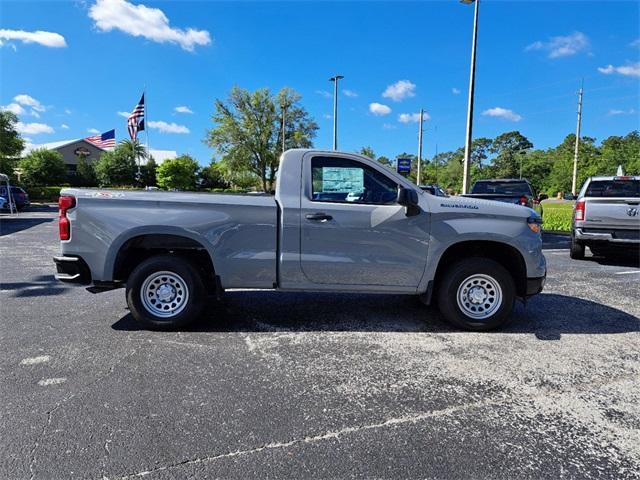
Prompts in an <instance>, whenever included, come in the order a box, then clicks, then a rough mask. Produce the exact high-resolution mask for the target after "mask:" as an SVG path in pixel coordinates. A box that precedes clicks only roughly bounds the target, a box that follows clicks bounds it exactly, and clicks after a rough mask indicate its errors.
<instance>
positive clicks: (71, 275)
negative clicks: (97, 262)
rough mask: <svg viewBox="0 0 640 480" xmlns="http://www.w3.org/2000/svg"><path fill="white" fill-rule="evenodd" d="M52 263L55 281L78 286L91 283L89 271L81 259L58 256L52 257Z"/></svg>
mask: <svg viewBox="0 0 640 480" xmlns="http://www.w3.org/2000/svg"><path fill="white" fill-rule="evenodd" d="M53 261H54V262H55V264H56V270H57V273H56V280H60V281H61V282H65V283H77V284H79V285H89V284H90V283H91V270H89V266H88V265H87V264H86V262H85V261H84V260H83V259H82V258H81V257H71V256H60V257H53Z"/></svg>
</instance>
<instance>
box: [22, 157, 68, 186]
mask: <svg viewBox="0 0 640 480" xmlns="http://www.w3.org/2000/svg"><path fill="white" fill-rule="evenodd" d="M19 166H20V169H21V170H22V177H23V178H24V182H25V183H26V184H27V185H34V186H46V185H59V184H60V183H62V182H64V180H65V176H66V167H65V165H64V160H63V158H62V155H60V153H59V152H56V151H54V150H47V149H44V148H40V149H37V150H33V151H32V152H31V153H29V155H27V156H26V157H24V158H23V159H22V160H20V163H19Z"/></svg>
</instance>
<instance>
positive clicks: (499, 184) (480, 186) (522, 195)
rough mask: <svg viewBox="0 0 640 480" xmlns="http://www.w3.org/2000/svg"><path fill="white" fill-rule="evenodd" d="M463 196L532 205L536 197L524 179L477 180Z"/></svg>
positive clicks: (526, 205)
mask: <svg viewBox="0 0 640 480" xmlns="http://www.w3.org/2000/svg"><path fill="white" fill-rule="evenodd" d="M463 196H465V197H472V198H482V199H485V200H496V201H498V202H504V203H514V204H516V205H523V206H525V207H533V204H534V203H537V202H535V200H536V198H535V195H534V193H533V188H532V187H531V184H530V183H529V181H528V180H526V179H517V178H516V179H512V178H506V179H499V180H478V181H477V182H476V183H475V184H474V185H473V187H472V188H471V193H468V194H466V195H463Z"/></svg>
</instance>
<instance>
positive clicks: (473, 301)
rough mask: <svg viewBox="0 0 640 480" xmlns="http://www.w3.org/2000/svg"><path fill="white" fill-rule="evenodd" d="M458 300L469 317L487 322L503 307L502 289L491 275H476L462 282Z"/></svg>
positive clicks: (461, 308) (459, 305) (463, 311)
mask: <svg viewBox="0 0 640 480" xmlns="http://www.w3.org/2000/svg"><path fill="white" fill-rule="evenodd" d="M456 299H457V301H458V308H459V309H460V310H462V313H464V314H465V315H466V316H467V317H470V318H473V319H475V320H486V319H487V318H489V317H491V315H493V314H494V313H495V312H496V311H497V310H498V309H499V308H500V306H501V305H502V288H500V284H499V283H498V281H497V280H496V279H495V278H493V277H491V276H490V275H485V274H484V273H476V274H474V275H471V276H469V277H467V278H465V279H464V280H463V281H462V282H460V286H459V287H458V293H457V295H456Z"/></svg>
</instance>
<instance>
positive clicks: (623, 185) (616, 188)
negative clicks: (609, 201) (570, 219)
mask: <svg viewBox="0 0 640 480" xmlns="http://www.w3.org/2000/svg"><path fill="white" fill-rule="evenodd" d="M584 196H585V197H621V198H637V197H640V180H632V179H629V180H594V181H593V182H591V183H590V184H589V186H588V187H587V192H586V193H585V195H584Z"/></svg>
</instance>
